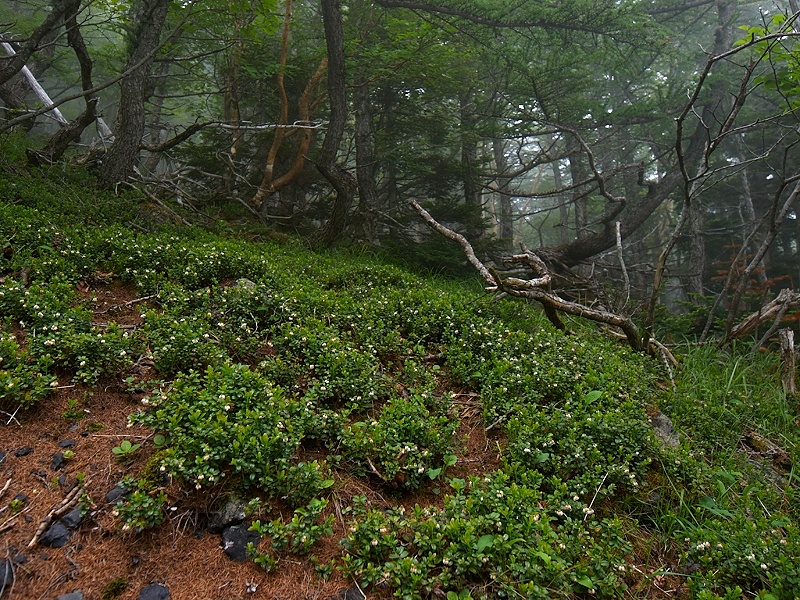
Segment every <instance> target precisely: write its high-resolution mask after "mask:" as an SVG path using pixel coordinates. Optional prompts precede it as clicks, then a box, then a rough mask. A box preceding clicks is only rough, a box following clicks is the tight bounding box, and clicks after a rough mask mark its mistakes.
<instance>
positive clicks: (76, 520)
mask: <svg viewBox="0 0 800 600" xmlns="http://www.w3.org/2000/svg"><path fill="white" fill-rule="evenodd" d="M81 521H83V511H82V510H81V509H80V508H76V509H74V510H71V511H69V512H68V513H67V514H65V515H64V516H63V517H61V524H62V525H64V527H66V528H67V529H77V528H78V526H79V525H80V524H81Z"/></svg>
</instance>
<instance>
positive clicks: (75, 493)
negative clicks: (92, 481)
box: [28, 483, 86, 548]
mask: <svg viewBox="0 0 800 600" xmlns="http://www.w3.org/2000/svg"><path fill="white" fill-rule="evenodd" d="M85 485H86V484H85V483H84V484H81V485H78V486H76V487H75V488H74V489H73V490H72V491H71V492H70V493H69V494H67V496H66V498H64V500H63V501H62V502H61V504H59V505H58V506H57V507H55V508H53V509H52V510H51V511H50V512H49V513H47V516H46V517H45V518H44V519H42V522H41V523H40V524H39V527H38V528H37V529H36V533H34V534H33V537H32V538H31V541H30V542H28V548H33V547H34V546H35V545H36V542H38V541H39V537H40V536H41V535H42V534H43V533H44V532H45V530H46V529H47V527H48V526H49V525H50V523H51V522H52V521H53V519H54V518H56V517H60V516H61V515H63V514H64V513H65V512H67V510H68V509H69V508H70V507H71V506H72V505H73V504H74V503H75V502H76V501H77V500H78V498H80V493H81V492H82V491H83V489H84V486H85Z"/></svg>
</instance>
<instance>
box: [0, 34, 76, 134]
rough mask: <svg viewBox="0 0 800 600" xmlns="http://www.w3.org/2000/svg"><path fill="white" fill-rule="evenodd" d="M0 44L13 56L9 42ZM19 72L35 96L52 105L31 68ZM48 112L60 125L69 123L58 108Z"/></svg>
mask: <svg viewBox="0 0 800 600" xmlns="http://www.w3.org/2000/svg"><path fill="white" fill-rule="evenodd" d="M0 44H2V45H3V48H4V49H5V51H6V54H8V55H9V56H14V55H15V54H16V52H14V48H12V47H11V44H9V43H8V42H0ZM21 73H22V74H23V75H24V76H25V78H26V79H27V80H28V83H29V84H30V86H31V89H32V90H33V91H34V93H35V94H36V96H37V97H38V98H39V101H40V102H41V103H42V104H43V105H44V106H50V105H52V104H53V101H52V100H51V99H50V96H48V94H47V92H46V91H45V90H44V88H43V87H42V86H41V85H40V84H39V82H38V81H36V77H34V76H33V73H31V70H30V69H29V68H28V67H22V69H21ZM50 113H52V115H53V117H54V118H55V120H56V121H58V122H59V123H61V124H62V125H66V124H67V123H69V121H67V119H65V118H64V115H62V114H61V111H60V110H58V108H55V107H54V108H53V110H51V111H50Z"/></svg>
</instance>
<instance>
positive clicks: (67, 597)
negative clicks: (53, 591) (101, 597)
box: [56, 590, 83, 600]
mask: <svg viewBox="0 0 800 600" xmlns="http://www.w3.org/2000/svg"><path fill="white" fill-rule="evenodd" d="M56 600H83V592H81V591H80V590H75V591H74V592H70V593H69V594H61V595H60V596H59V597H58V598H56Z"/></svg>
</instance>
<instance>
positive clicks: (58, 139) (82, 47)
mask: <svg viewBox="0 0 800 600" xmlns="http://www.w3.org/2000/svg"><path fill="white" fill-rule="evenodd" d="M80 8H81V3H80V0H71V2H70V5H69V6H68V7H67V13H66V16H65V20H64V24H65V25H66V28H67V43H68V44H69V46H70V47H71V48H72V50H73V52H75V56H76V57H77V58H78V63H79V64H80V69H81V87H82V89H83V90H84V91H88V90H91V89H92V87H93V84H92V66H93V65H92V59H91V57H90V56H89V50H88V49H87V48H86V43H85V42H84V40H83V35H81V30H80V27H79V26H78V13H79V12H80ZM83 100H84V102H85V103H86V108H85V109H84V111H83V112H82V113H81V114H80V115H79V116H78V118H77V119H75V120H74V121H72V122H71V123H69V124H67V126H66V127H64V128H62V129H61V130H60V131H59V132H58V133H56V134H55V135H54V136H53V137H52V138H50V141H49V142H48V143H47V145H46V146H45V147H44V148H43V149H42V150H41V151H40V152H39V154H40V155H43V156H44V158H45V159H46V160H47V161H49V162H55V161H57V160H59V159H60V158H61V156H63V154H64V152H66V150H67V148H68V147H69V145H70V144H72V143H73V142H76V141H78V140H79V139H80V137H81V134H82V133H83V130H84V129H86V128H87V127H88V126H89V125H91V124H92V123H94V121H95V119H96V118H97V102H98V98H97V94H94V93H90V92H87V94H86V95H85V96H84V98H83Z"/></svg>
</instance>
